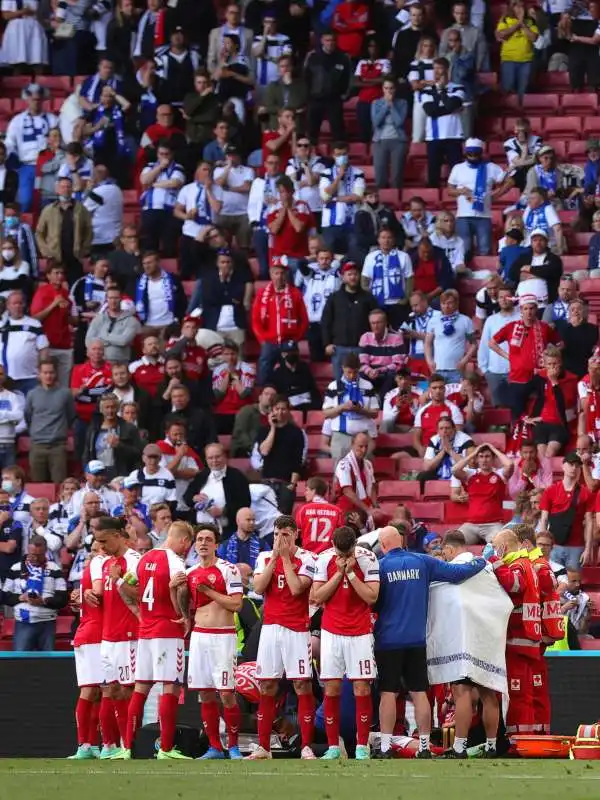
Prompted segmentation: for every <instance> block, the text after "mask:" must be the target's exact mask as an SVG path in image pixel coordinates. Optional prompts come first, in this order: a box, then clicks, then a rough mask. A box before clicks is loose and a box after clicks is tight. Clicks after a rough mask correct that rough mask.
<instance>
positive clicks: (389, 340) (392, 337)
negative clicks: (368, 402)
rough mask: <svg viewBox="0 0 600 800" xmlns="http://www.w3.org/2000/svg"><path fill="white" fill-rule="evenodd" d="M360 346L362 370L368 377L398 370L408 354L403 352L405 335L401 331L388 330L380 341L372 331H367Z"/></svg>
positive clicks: (359, 343) (361, 338) (360, 341)
mask: <svg viewBox="0 0 600 800" xmlns="http://www.w3.org/2000/svg"><path fill="white" fill-rule="evenodd" d="M358 346H359V348H360V355H359V358H360V366H361V371H362V372H363V373H364V374H365V375H366V376H367V377H368V378H375V377H376V376H377V374H378V373H382V372H390V371H392V370H396V369H398V368H399V367H402V366H403V365H404V362H405V361H406V356H405V355H404V353H403V352H402V350H403V346H404V337H403V336H402V334H401V333H399V332H398V333H395V332H394V331H390V330H386V332H385V334H384V336H383V338H382V339H381V340H380V341H378V340H377V337H376V336H375V334H374V333H373V332H372V331H367V332H366V333H363V335H362V336H361V337H360V340H359V342H358Z"/></svg>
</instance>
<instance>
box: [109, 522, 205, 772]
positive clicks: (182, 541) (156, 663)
mask: <svg viewBox="0 0 600 800" xmlns="http://www.w3.org/2000/svg"><path fill="white" fill-rule="evenodd" d="M193 536H194V532H193V530H192V526H191V525H188V523H187V522H173V524H172V525H170V526H169V529H168V531H167V538H166V539H165V542H164V544H163V545H162V546H161V547H159V548H157V549H155V550H150V551H149V552H148V553H146V554H145V555H143V556H142V557H141V559H140V560H139V562H138V564H137V568H136V570H135V576H136V579H137V587H138V604H139V616H140V629H139V634H138V646H137V662H136V666H135V689H134V692H133V694H132V696H131V701H130V703H129V712H128V715H127V735H126V737H125V741H124V748H123V750H121V752H120V753H119V754H118V755H117V756H115V758H119V759H128V758H131V748H132V745H133V742H134V739H135V733H136V731H137V729H138V728H139V726H140V724H141V722H142V719H143V715H144V705H145V703H146V698H147V697H148V693H149V692H150V689H151V688H152V686H153V685H154V684H155V683H161V684H162V694H161V696H160V700H159V703H158V719H159V722H160V750H159V751H158V754H157V756H156V757H157V758H158V759H165V758H179V759H183V758H188V756H184V755H183V754H182V753H180V752H179V750H177V749H176V748H175V746H174V745H175V727H176V724H177V706H178V705H179V690H180V687H181V685H182V684H183V672H184V667H185V650H184V641H183V640H184V636H185V634H186V632H187V631H186V629H185V624H184V620H183V619H177V616H178V612H177V611H176V609H177V590H176V589H174V588H171V580H172V579H173V578H175V576H177V575H181V576H184V577H185V563H184V561H183V559H184V558H185V556H186V554H187V552H188V550H189V549H190V546H191V544H192V539H193ZM132 572H133V571H132ZM185 622H187V618H186V620H185Z"/></svg>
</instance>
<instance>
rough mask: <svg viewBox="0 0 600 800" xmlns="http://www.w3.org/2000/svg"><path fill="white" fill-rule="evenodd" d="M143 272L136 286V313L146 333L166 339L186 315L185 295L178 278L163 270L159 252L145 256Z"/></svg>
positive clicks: (149, 252)
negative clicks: (176, 323) (178, 321)
mask: <svg viewBox="0 0 600 800" xmlns="http://www.w3.org/2000/svg"><path fill="white" fill-rule="evenodd" d="M142 269H143V272H142V274H141V275H140V277H139V278H138V280H137V283H136V287H135V310H136V313H137V315H138V317H139V319H140V320H141V322H142V323H143V325H144V328H143V332H144V334H145V335H146V336H148V335H150V336H152V335H156V336H158V337H159V338H163V339H164V338H166V333H167V330H168V329H169V328H170V327H171V326H172V325H173V324H174V323H175V322H176V320H178V319H181V318H182V317H183V315H184V313H185V306H186V299H185V293H184V291H183V287H182V285H181V282H180V281H179V280H178V278H176V277H175V276H174V275H172V274H171V273H170V272H167V271H166V270H164V269H161V266H160V258H159V255H158V253H157V252H156V251H147V252H146V253H144V255H143V257H142Z"/></svg>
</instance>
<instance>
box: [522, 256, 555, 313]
mask: <svg viewBox="0 0 600 800" xmlns="http://www.w3.org/2000/svg"><path fill="white" fill-rule="evenodd" d="M545 261H546V254H545V253H544V254H543V255H541V256H531V266H532V267H539V266H541V265H542V264H543V263H544V262H545ZM526 294H534V295H535V296H536V297H537V301H538V304H539V307H540V308H545V307H546V306H547V305H548V284H547V283H546V281H545V280H544V279H543V278H536V277H533V276H532V277H531V278H526V279H525V280H524V281H521V282H520V283H519V285H518V286H517V289H516V291H515V296H516V297H522V296H523V295H526Z"/></svg>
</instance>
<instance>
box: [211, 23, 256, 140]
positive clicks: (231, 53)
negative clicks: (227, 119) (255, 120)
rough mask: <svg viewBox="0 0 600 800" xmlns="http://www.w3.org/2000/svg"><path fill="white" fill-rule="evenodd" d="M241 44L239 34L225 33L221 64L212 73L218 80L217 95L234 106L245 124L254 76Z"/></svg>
mask: <svg viewBox="0 0 600 800" xmlns="http://www.w3.org/2000/svg"><path fill="white" fill-rule="evenodd" d="M241 46H242V43H241V40H240V37H239V36H236V35H235V34H233V33H228V34H225V35H224V36H223V47H222V49H221V52H220V54H219V65H218V67H217V69H216V70H215V71H214V72H213V73H212V74H213V77H214V78H215V80H218V84H217V97H218V98H219V100H220V101H221V103H222V104H223V105H229V104H231V105H232V106H233V109H234V110H235V116H236V117H237V119H238V120H239V121H240V122H241V123H242V125H243V124H244V122H245V121H246V99H247V97H248V93H249V92H250V90H251V89H252V88H253V86H254V77H253V75H252V73H251V68H250V62H249V61H248V59H247V58H246V56H245V55H243V54H242V53H241V52H240V48H241Z"/></svg>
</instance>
